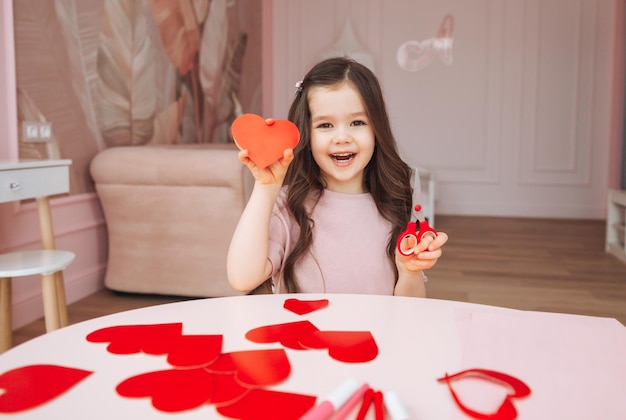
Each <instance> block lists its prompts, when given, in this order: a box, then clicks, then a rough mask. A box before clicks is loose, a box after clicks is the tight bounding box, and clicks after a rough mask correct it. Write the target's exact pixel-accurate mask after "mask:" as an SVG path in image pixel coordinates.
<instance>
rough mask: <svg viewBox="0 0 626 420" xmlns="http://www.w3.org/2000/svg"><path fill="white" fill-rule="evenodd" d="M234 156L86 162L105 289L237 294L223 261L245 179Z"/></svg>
mask: <svg viewBox="0 0 626 420" xmlns="http://www.w3.org/2000/svg"><path fill="white" fill-rule="evenodd" d="M237 154H238V149H237V148H236V147H235V146H234V145H214V144H203V145H177V146H133V147H113V148H109V149H107V150H104V151H102V152H101V153H99V154H98V155H97V156H96V157H95V158H94V159H93V161H92V163H91V167H90V170H91V174H92V177H93V179H94V182H95V185H96V191H97V193H98V197H99V198H100V202H101V204H102V208H103V212H104V215H105V218H106V223H107V231H108V239H109V244H108V251H109V256H108V266H107V272H106V276H105V285H106V286H107V287H108V288H110V289H113V290H118V291H124V292H133V293H156V294H166V295H176V296H196V297H209V296H230V295H238V294H241V293H239V292H236V291H235V290H234V289H232V288H231V287H230V285H229V284H228V281H227V278H226V254H227V252H228V246H229V244H230V239H231V237H232V234H233V232H234V230H235V227H236V225H237V223H238V221H239V217H240V215H241V212H242V211H243V208H244V206H245V204H246V202H247V199H248V197H249V194H250V191H251V188H252V185H253V179H252V176H251V175H250V173H249V171H248V170H247V168H245V167H244V166H243V165H242V164H241V163H240V162H239V160H238V159H237Z"/></svg>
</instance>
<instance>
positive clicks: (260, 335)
mask: <svg viewBox="0 0 626 420" xmlns="http://www.w3.org/2000/svg"><path fill="white" fill-rule="evenodd" d="M316 331H319V330H318V329H317V327H316V326H315V325H313V324H311V323H310V322H309V321H306V320H305V321H297V322H287V323H284V324H275V325H266V326H263V327H258V328H254V329H252V330H250V331H248V332H247V333H246V338H247V339H248V340H250V341H253V342H255V343H280V344H282V345H283V346H285V347H287V348H290V349H294V350H306V347H303V346H302V344H300V341H301V338H302V337H305V336H308V335H311V334H312V333H314V332H316Z"/></svg>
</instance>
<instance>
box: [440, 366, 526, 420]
mask: <svg viewBox="0 0 626 420" xmlns="http://www.w3.org/2000/svg"><path fill="white" fill-rule="evenodd" d="M468 376H472V377H478V378H481V379H486V380H488V381H493V382H497V383H499V384H501V385H503V386H506V387H507V388H508V389H509V390H510V392H509V393H508V394H507V396H506V397H505V398H504V401H502V404H501V405H500V407H499V408H498V411H496V412H495V413H480V412H477V411H475V410H473V409H471V408H469V407H468V406H467V405H465V404H463V402H462V401H461V400H460V398H459V397H458V396H457V394H456V392H455V391H454V389H453V388H452V384H451V382H452V381H455V380H456V381H458V380H459V379H462V378H464V377H468ZM437 381H439V382H446V383H447V385H448V389H449V390H450V393H451V394H452V398H453V399H454V401H455V402H456V404H457V406H458V407H459V408H460V409H461V411H463V412H464V413H465V414H467V415H468V416H470V417H472V418H474V419H493V420H513V419H516V418H517V410H516V409H515V406H514V405H513V402H512V401H511V400H512V399H514V398H523V397H527V396H528V395H530V388H529V387H528V385H526V384H525V383H524V382H522V381H520V380H519V379H517V378H516V377H514V376H510V375H507V374H505V373H501V372H496V371H493V370H487V369H468V370H464V371H462V372H459V373H456V374H454V375H448V374H447V373H446V375H445V376H444V377H443V378H439V379H437Z"/></svg>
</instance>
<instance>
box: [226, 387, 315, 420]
mask: <svg viewBox="0 0 626 420" xmlns="http://www.w3.org/2000/svg"><path fill="white" fill-rule="evenodd" d="M315 400H316V397H315V396H311V395H303V394H293V393H288V392H280V391H270V390H267V389H253V390H251V391H250V392H249V393H247V394H246V395H244V396H243V398H241V399H239V400H237V401H235V402H234V403H232V404H229V405H224V406H220V407H217V411H218V413H220V414H222V415H224V416H226V417H230V418H233V419H241V420H258V419H272V420H293V419H299V418H301V417H302V416H303V415H304V414H305V413H306V412H307V411H309V410H310V409H311V407H313V405H314V404H315Z"/></svg>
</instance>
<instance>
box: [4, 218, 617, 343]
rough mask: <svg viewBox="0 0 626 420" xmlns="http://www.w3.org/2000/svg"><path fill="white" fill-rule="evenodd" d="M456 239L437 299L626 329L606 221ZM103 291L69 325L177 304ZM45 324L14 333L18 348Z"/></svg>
mask: <svg viewBox="0 0 626 420" xmlns="http://www.w3.org/2000/svg"><path fill="white" fill-rule="evenodd" d="M436 228H437V229H438V230H441V231H444V232H446V233H447V234H448V235H449V237H450V239H449V241H448V243H447V244H446V245H445V247H444V254H443V257H442V258H441V259H440V261H439V262H438V263H437V265H436V266H435V267H434V268H433V269H432V270H430V271H429V273H428V277H429V279H430V281H429V282H428V285H427V287H428V294H429V297H431V298H436V299H449V300H458V301H464V302H474V303H483V304H489V305H497V306H505V307H510V308H517V309H525V310H536V311H548V312H565V313H574V314H582V315H593V316H603V317H611V318H616V319H618V320H619V321H620V322H622V324H625V325H626V264H624V263H622V262H620V261H619V260H618V259H616V258H615V257H613V256H611V255H608V254H606V253H605V251H604V238H605V223H604V221H576V220H544V219H513V218H494V217H467V216H437V225H436ZM182 299H184V298H180V297H171V296H145V295H129V294H119V293H115V292H112V291H109V290H102V291H100V292H98V293H95V294H94V295H91V296H88V297H86V298H85V299H82V300H80V301H78V302H76V303H74V304H72V305H70V306H69V308H68V311H69V314H68V316H69V321H70V323H72V324H73V323H76V322H80V321H84V320H87V319H90V318H94V317H98V316H102V315H107V314H111V313H115V312H119V311H124V310H129V309H135V308H139V307H144V306H151V305H157V304H161V303H169V302H174V301H179V300H182ZM44 331H45V327H44V322H43V319H42V320H38V321H35V322H33V323H31V324H29V325H27V326H25V327H22V328H20V329H18V330H16V331H14V334H13V340H14V344H15V345H17V344H19V343H22V342H24V341H26V340H29V339H31V338H33V337H36V336H38V335H40V334H43V333H44Z"/></svg>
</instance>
